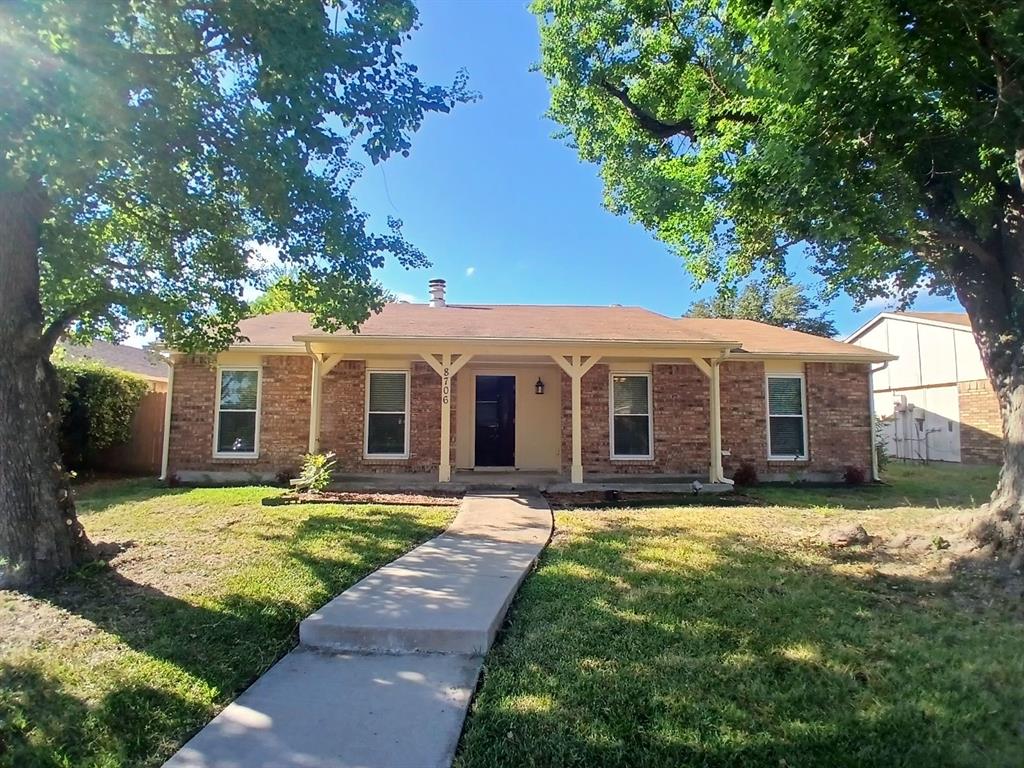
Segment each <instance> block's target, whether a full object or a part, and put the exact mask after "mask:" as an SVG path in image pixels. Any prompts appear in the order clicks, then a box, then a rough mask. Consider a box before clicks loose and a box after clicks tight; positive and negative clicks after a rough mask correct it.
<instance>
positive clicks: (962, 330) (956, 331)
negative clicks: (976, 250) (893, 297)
mask: <svg viewBox="0 0 1024 768" xmlns="http://www.w3.org/2000/svg"><path fill="white" fill-rule="evenodd" d="M849 341H851V342H853V343H856V344H859V345H862V346H866V347H870V348H871V349H877V350H880V351H883V352H889V353H891V354H894V355H898V356H899V358H898V359H897V360H894V361H892V362H890V363H889V364H888V366H886V367H885V368H883V369H882V370H880V371H876V372H875V373H874V374H872V388H873V390H874V400H875V414H876V416H878V417H879V418H882V419H883V420H885V425H886V426H885V432H886V435H887V438H888V451H889V455H890V456H897V457H901V458H903V457H906V458H913V459H931V460H939V461H960V404H959V403H960V400H959V393H958V387H957V384H958V382H961V381H973V380H976V379H984V378H986V375H985V369H984V367H983V366H982V364H981V355H980V354H979V353H978V347H977V344H976V343H975V341H974V336H973V334H972V333H971V329H970V328H969V327H967V326H963V327H960V326H955V325H952V324H949V323H942V322H931V321H927V320H921V319H919V318H914V317H907V316H889V315H885V314H883V315H881V316H880V317H879V318H878V319H877V321H875V322H874V323H873V324H872V325H870V326H869V327H867V328H865V329H863V330H861V331H858V332H856V333H854V335H853V336H851V337H850V339H849Z"/></svg>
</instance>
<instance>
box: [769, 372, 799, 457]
mask: <svg viewBox="0 0 1024 768" xmlns="http://www.w3.org/2000/svg"><path fill="white" fill-rule="evenodd" d="M804 422H805V418H804V401H803V380H802V379H801V378H799V377H798V376H769V377H768V446H769V453H770V455H771V456H772V457H773V458H787V459H792V458H803V457H805V456H806V455H807V447H806V441H805V434H806V430H805V428H804Z"/></svg>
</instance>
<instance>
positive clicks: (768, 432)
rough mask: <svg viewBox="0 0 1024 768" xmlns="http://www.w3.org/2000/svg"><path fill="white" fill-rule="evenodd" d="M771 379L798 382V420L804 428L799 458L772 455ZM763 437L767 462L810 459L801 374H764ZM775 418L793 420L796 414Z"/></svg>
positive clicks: (805, 401)
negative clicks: (802, 444)
mask: <svg viewBox="0 0 1024 768" xmlns="http://www.w3.org/2000/svg"><path fill="white" fill-rule="evenodd" d="M771 379H799V380H800V418H801V419H802V420H803V428H804V452H803V453H802V454H800V455H799V456H779V455H776V454H774V453H772V401H771V392H770V390H769V387H770V386H771V384H770V383H769V382H770V380H771ZM764 412H765V437H766V438H767V443H768V461H807V460H808V459H809V458H810V445H811V439H810V430H808V428H807V381H806V379H805V378H804V375H803V374H802V373H766V374H765V377H764ZM775 418H791V419H795V418H796V414H776V415H775Z"/></svg>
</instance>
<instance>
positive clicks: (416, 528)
mask: <svg viewBox="0 0 1024 768" xmlns="http://www.w3.org/2000/svg"><path fill="white" fill-rule="evenodd" d="M281 493H282V491H281V490H280V489H274V488H221V489H195V490H184V489H178V490H167V489H159V488H155V487H152V486H150V485H147V484H146V483H129V484H124V483H120V484H116V485H112V486H108V487H105V488H104V487H101V488H98V489H94V490H91V491H86V492H85V493H84V494H83V495H84V498H83V499H82V501H81V502H80V505H79V511H80V513H81V514H82V520H83V523H84V525H85V528H86V531H87V532H88V534H89V536H90V537H91V538H92V540H93V541H96V542H102V541H110V542H119V543H122V544H124V543H127V544H128V548H127V549H126V550H125V551H123V552H122V553H120V554H118V555H117V556H116V557H114V558H113V560H112V562H111V564H110V565H109V566H107V565H105V564H102V563H97V564H95V565H93V566H88V567H86V568H83V569H81V570H80V571H79V572H78V573H77V574H75V575H74V576H72V577H71V578H69V579H68V580H66V581H65V582H64V583H63V584H61V585H60V586H59V587H58V588H56V589H54V590H51V591H47V592H42V593H39V594H37V595H34V596H32V597H28V596H25V595H21V594H18V593H13V592H0V766H4V767H5V768H6V767H7V766H10V768H15V767H17V768H27V767H29V766H58V765H60V766H64V765H66V766H75V767H76V768H79V767H81V766H87V767H99V766H104V767H107V766H110V767H112V766H150V765H152V766H155V765H159V764H160V763H162V762H163V760H165V759H166V758H167V757H169V756H170V755H171V754H172V753H173V752H174V751H175V750H176V749H177V748H178V747H179V746H180V745H181V744H182V743H183V741H184V740H185V739H186V738H187V737H188V736H189V735H190V734H191V732H193V731H194V730H196V729H197V728H199V727H200V726H202V725H203V724H205V723H206V722H207V721H208V720H210V719H211V718H212V717H213V716H214V715H215V714H216V712H217V711H218V710H219V709H221V708H222V707H223V706H224V705H225V704H227V703H228V702H229V701H230V700H231V699H233V698H234V697H235V696H236V695H237V694H238V693H239V692H240V691H241V690H242V689H243V688H245V687H246V686H247V685H248V684H249V683H250V682H252V680H254V679H255V678H256V677H257V676H258V675H260V674H261V673H262V672H264V671H265V670H266V669H267V668H268V667H270V665H271V664H273V663H274V662H275V661H276V660H277V659H278V658H280V656H281V655H283V654H284V653H285V652H286V651H288V650H289V649H290V648H291V647H292V646H293V645H294V644H295V629H296V626H297V624H298V622H299V621H300V620H301V619H303V618H305V616H307V615H308V614H309V613H310V612H312V611H313V610H314V609H316V608H317V607H318V606H320V605H322V604H323V603H325V602H326V601H327V600H328V599H329V598H330V597H332V596H334V595H335V594H337V593H339V592H341V591H343V590H344V589H345V588H346V587H348V586H349V585H351V584H353V583H354V582H355V581H357V580H358V579H359V578H361V577H362V576H364V575H366V574H367V573H369V572H370V571H372V570H374V569H375V568H377V567H379V566H381V565H383V564H385V563H387V562H390V561H391V560H394V559H395V558H396V557H398V556H399V555H401V554H403V553H404V552H406V551H408V550H409V549H412V548H413V547H414V546H416V545H417V544H418V543H420V542H422V541H425V540H426V539H428V538H430V537H432V536H434V535H435V534H437V533H438V532H439V531H440V530H442V529H443V528H444V527H445V526H446V525H447V523H448V522H449V521H450V519H451V518H452V516H453V514H454V509H453V508H452V507H450V506H449V507H387V506H372V505H367V506H344V505H337V504H334V505H332V504H316V505H314V504H289V505H284V506H263V504H262V502H263V500H264V499H266V498H268V497H271V498H273V497H277V496H279V495H280V494H281Z"/></svg>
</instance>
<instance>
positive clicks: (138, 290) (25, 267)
mask: <svg viewBox="0 0 1024 768" xmlns="http://www.w3.org/2000/svg"><path fill="white" fill-rule="evenodd" d="M0 18H2V23H0V72H3V76H2V78H0V275H3V280H2V281H0V355H2V364H0V586H3V585H18V584H24V583H28V582H31V581H33V580H35V579H38V578H45V577H48V576H52V575H53V574H55V573H57V572H59V571H61V570H62V569H64V568H66V567H67V566H69V565H70V564H72V563H73V562H74V561H75V560H76V559H77V558H80V557H82V556H83V555H84V554H86V552H87V550H88V542H87V540H86V538H85V536H84V535H83V533H82V530H81V527H80V525H79V524H78V522H77V520H76V517H75V513H74V507H73V504H72V503H71V500H70V494H69V493H68V492H67V489H66V487H64V486H63V484H62V480H61V477H60V468H59V462H58V456H57V443H56V439H55V437H56V430H55V428H56V419H57V414H58V412H59V409H58V407H57V389H58V387H57V381H56V378H55V375H54V371H53V367H52V366H51V364H50V362H49V357H50V351H51V350H52V348H53V345H54V342H55V341H56V340H57V339H58V338H59V337H61V336H62V335H64V334H66V333H70V334H71V335H73V336H78V337H86V338H87V337H94V336H106V337H113V338H116V337H117V336H118V335H120V334H121V333H122V332H123V329H125V327H126V324H129V323H134V322H141V323H142V324H143V325H145V326H148V327H149V328H151V329H155V330H156V331H158V332H159V333H160V335H161V336H162V337H163V339H164V340H165V341H167V342H168V343H169V344H171V345H173V346H174V347H176V348H179V349H182V350H202V349H216V348H223V347H224V346H225V345H227V344H228V343H230V342H231V341H232V339H233V338H234V337H235V334H236V332H237V331H236V329H237V321H238V319H239V318H240V317H242V316H243V314H244V312H245V309H246V307H245V302H244V301H243V300H242V298H241V289H242V286H243V285H244V284H246V283H250V282H252V281H253V280H254V279H255V278H256V277H257V275H256V272H257V271H258V270H257V267H255V266H254V265H253V263H254V262H253V261H252V260H251V258H250V257H251V256H253V255H254V254H253V252H254V250H255V249H256V248H258V247H260V246H275V247H276V248H278V249H279V252H280V259H281V261H282V262H283V263H284V264H286V265H289V266H292V267H294V268H295V270H296V274H297V280H298V281H299V283H300V284H301V286H302V289H303V291H305V292H306V293H308V295H309V296H311V297H312V298H313V299H315V307H316V318H315V322H316V323H317V324H318V325H319V326H320V327H322V328H326V329H332V328H337V327H339V326H342V325H345V326H353V325H355V324H357V323H358V322H360V321H361V320H363V319H364V318H365V317H366V316H367V315H368V313H369V312H370V311H371V310H373V309H374V308H375V307H377V306H379V304H380V303H381V291H380V288H379V286H378V285H376V284H375V283H374V282H373V281H372V280H371V270H372V269H373V268H374V267H379V266H381V264H382V263H383V260H384V258H385V257H386V256H388V255H392V256H394V257H397V259H398V260H399V261H400V262H401V263H403V264H405V265H420V264H423V263H424V256H423V254H421V253H420V252H419V251H417V250H416V249H415V248H413V247H412V246H410V245H409V244H408V243H407V242H406V241H405V240H404V239H403V237H402V235H401V232H400V223H399V222H397V221H394V222H391V229H390V231H387V232H384V233H379V232H373V231H370V230H369V229H368V227H367V223H366V216H365V214H363V213H361V212H360V211H359V210H358V209H356V208H355V206H354V205H353V201H352V199H351V197H350V188H351V185H352V183H353V181H354V179H355V178H356V177H357V176H358V174H359V171H360V164H359V163H358V162H357V159H356V158H357V157H358V156H361V155H365V157H367V158H368V159H369V160H370V161H371V162H375V163H376V162H379V161H381V160H383V159H385V158H387V157H388V156H390V155H392V154H393V153H395V152H400V153H402V154H406V153H408V150H409V147H410V139H411V134H412V133H413V132H414V131H415V130H416V129H417V128H418V127H419V126H420V123H421V121H422V120H423V118H424V115H425V114H427V113H430V112H446V111H448V110H449V109H450V108H451V107H452V106H453V104H455V103H456V102H459V101H463V100H466V99H467V98H469V94H467V92H466V90H465V82H464V76H463V75H462V74H460V75H459V77H458V78H457V79H456V81H455V83H454V84H453V85H452V86H451V87H439V86H428V85H425V84H424V83H422V82H421V81H420V79H419V78H418V76H417V74H416V68H415V67H414V66H412V65H410V64H408V63H406V62H404V61H403V59H402V55H401V49H402V44H403V41H405V40H406V39H407V38H408V37H409V35H410V33H411V31H412V30H413V29H414V28H415V26H416V10H415V8H414V6H413V5H412V3H411V2H410V1H409V0H348V2H344V3H342V2H340V0H327V2H326V3H324V2H323V0H89V2H79V1H78V0H19V1H15V2H7V3H4V4H3V7H2V8H0Z"/></svg>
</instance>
